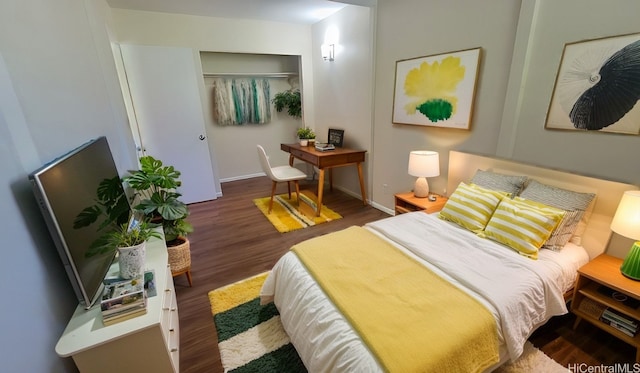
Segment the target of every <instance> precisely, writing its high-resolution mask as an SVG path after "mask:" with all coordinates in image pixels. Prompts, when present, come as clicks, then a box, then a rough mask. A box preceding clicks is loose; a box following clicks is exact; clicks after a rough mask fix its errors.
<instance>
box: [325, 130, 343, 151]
mask: <svg viewBox="0 0 640 373" xmlns="http://www.w3.org/2000/svg"><path fill="white" fill-rule="evenodd" d="M327 138H328V141H327V142H328V143H329V144H332V145H333V146H335V147H336V148H341V147H342V143H343V142H344V130H338V129H335V128H329V135H328V136H327Z"/></svg>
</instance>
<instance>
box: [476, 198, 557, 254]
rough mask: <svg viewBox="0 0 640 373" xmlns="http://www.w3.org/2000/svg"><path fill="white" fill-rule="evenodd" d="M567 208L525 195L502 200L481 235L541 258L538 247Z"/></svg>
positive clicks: (522, 252)
mask: <svg viewBox="0 0 640 373" xmlns="http://www.w3.org/2000/svg"><path fill="white" fill-rule="evenodd" d="M564 214H565V212H564V210H561V209H557V208H555V207H551V206H547V205H544V204H542V203H538V202H534V201H530V200H526V199H524V198H521V197H515V198H514V199H509V198H505V199H503V200H502V201H500V204H499V205H498V208H496V211H495V212H494V213H493V216H492V217H491V220H489V223H487V226H486V227H485V228H484V231H482V232H480V233H479V234H478V235H479V236H480V237H485V238H489V239H491V240H494V241H497V242H500V243H502V244H504V245H507V246H509V247H511V248H512V249H514V250H516V251H517V252H519V253H520V254H522V255H524V256H527V257H529V258H532V259H538V250H539V249H540V247H541V246H542V244H543V243H544V242H545V241H546V240H547V239H548V238H549V236H551V232H553V230H554V229H555V228H556V227H557V226H558V224H559V223H560V221H561V220H562V218H563V217H564Z"/></svg>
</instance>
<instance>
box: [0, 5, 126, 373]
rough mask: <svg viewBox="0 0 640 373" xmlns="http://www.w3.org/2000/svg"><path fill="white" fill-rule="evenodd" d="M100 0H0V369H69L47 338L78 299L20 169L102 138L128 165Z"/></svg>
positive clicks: (120, 164) (71, 367)
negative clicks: (0, 302)
mask: <svg viewBox="0 0 640 373" xmlns="http://www.w3.org/2000/svg"><path fill="white" fill-rule="evenodd" d="M108 14H109V9H108V7H107V6H106V3H104V1H102V0H95V1H94V0H66V1H59V0H57V1H51V0H24V1H2V2H0V157H1V159H2V162H0V172H1V173H2V175H3V178H2V180H3V181H2V182H1V183H0V185H1V187H0V206H2V209H0V221H2V225H0V233H1V235H2V238H3V246H2V247H3V249H2V253H3V260H2V261H1V262H0V291H1V293H2V294H3V299H4V301H3V308H2V317H0V328H1V329H2V337H1V338H2V346H3V348H2V350H1V351H0V360H1V361H2V370H3V371H7V372H65V371H69V372H72V371H75V366H74V365H73V362H72V361H71V360H70V359H61V358H59V357H58V356H57V355H56V353H55V351H54V348H55V344H56V343H57V340H58V338H59V337H60V335H61V334H62V331H63V329H64V328H65V326H66V324H67V322H68V320H69V318H70V317H71V314H72V313H73V310H74V309H75V307H76V306H77V301H76V300H75V297H74V295H73V291H72V289H71V284H70V283H69V281H68V280H67V277H66V274H65V272H64V268H63V266H62V262H61V261H60V259H59V257H58V254H57V252H56V249H55V247H54V245H53V243H52V241H51V238H50V236H49V234H48V232H47V230H46V226H45V224H44V221H43V219H42V216H41V215H40V212H39V210H38V207H37V205H36V203H35V199H34V198H33V194H32V192H31V187H30V185H29V183H28V180H27V175H28V174H29V173H30V172H32V171H34V170H35V169H37V168H39V167H40V166H41V165H43V164H44V163H46V162H49V161H51V160H52V159H53V158H55V157H58V156H60V155H62V154H63V153H65V152H67V151H69V150H71V149H73V148H75V147H76V146H78V145H80V144H82V143H84V142H86V141H87V140H89V139H91V138H95V137H98V136H100V135H106V136H107V138H108V140H109V143H110V145H111V148H112V151H113V153H114V158H115V160H116V163H117V166H118V168H119V170H120V171H121V172H124V171H125V170H126V169H130V168H132V167H133V166H134V165H135V153H134V152H133V150H134V148H133V141H132V139H131V136H130V134H129V130H128V126H127V120H126V115H125V110H124V106H123V104H122V96H121V95H120V92H119V87H118V81H117V76H116V72H115V67H114V62H113V57H112V55H111V49H110V43H109V34H108V32H107V30H106V29H105V24H106V22H107V20H106V17H107V15H108Z"/></svg>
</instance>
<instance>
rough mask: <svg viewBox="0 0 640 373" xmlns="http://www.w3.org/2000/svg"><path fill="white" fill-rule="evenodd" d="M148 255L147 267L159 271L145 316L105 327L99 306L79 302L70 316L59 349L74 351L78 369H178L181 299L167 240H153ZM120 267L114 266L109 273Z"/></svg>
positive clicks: (175, 371)
mask: <svg viewBox="0 0 640 373" xmlns="http://www.w3.org/2000/svg"><path fill="white" fill-rule="evenodd" d="M146 255H147V258H146V265H145V267H146V269H147V270H150V269H153V270H155V278H156V289H157V295H156V296H154V297H151V298H148V299H147V313H146V314H145V315H141V316H138V317H134V318H132V319H129V320H126V321H122V322H119V323H116V324H113V325H110V326H104V324H103V323H102V315H101V313H100V306H99V305H97V306H94V307H92V308H91V309H89V310H85V309H84V307H83V306H81V305H79V306H78V308H77V309H76V311H75V312H74V314H73V316H72V317H71V320H70V321H69V324H68V325H67V327H66V329H65V330H64V333H63V334H62V337H60V340H59V341H58V344H57V345H56V352H57V353H58V355H59V356H62V357H69V356H71V357H72V358H73V360H74V362H75V363H76V366H77V367H78V369H79V370H80V372H91V373H94V372H110V373H112V372H119V373H128V372H132V373H133V372H135V373H140V372H154V373H162V372H168V373H178V372H179V371H180V369H179V363H180V358H179V351H178V347H179V344H180V328H179V322H178V321H179V320H178V304H177V302H176V295H175V291H174V287H173V277H172V276H171V270H170V269H169V265H168V262H167V248H166V246H165V243H164V241H163V240H161V239H152V240H151V241H149V242H148V243H147V252H146ZM117 270H118V268H117V265H114V266H112V269H111V270H110V272H111V271H116V274H117ZM109 275H113V273H110V274H109Z"/></svg>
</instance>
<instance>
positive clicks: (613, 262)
mask: <svg viewBox="0 0 640 373" xmlns="http://www.w3.org/2000/svg"><path fill="white" fill-rule="evenodd" d="M620 265H622V259H619V258H616V257H613V256H611V255H607V254H602V255H599V256H598V257H596V258H595V259H593V260H592V261H590V262H589V263H587V264H585V265H584V266H582V267H581V268H580V269H579V270H578V272H579V273H580V274H581V275H582V276H585V277H588V278H590V279H592V280H594V281H597V282H600V283H602V284H603V285H607V286H609V287H612V288H615V289H616V290H618V291H621V292H623V293H626V294H627V295H629V296H633V297H636V298H640V281H636V280H632V279H630V278H627V277H625V276H624V275H623V274H622V273H621V272H620Z"/></svg>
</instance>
